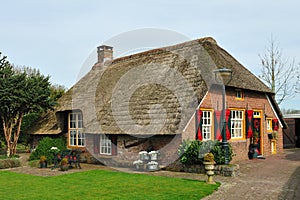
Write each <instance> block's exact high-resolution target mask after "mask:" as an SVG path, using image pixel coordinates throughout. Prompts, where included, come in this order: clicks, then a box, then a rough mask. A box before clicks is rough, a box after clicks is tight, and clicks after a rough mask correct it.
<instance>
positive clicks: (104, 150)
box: [100, 135, 112, 155]
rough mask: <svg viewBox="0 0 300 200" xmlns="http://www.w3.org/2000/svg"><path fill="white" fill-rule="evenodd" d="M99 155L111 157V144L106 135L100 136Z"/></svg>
mask: <svg viewBox="0 0 300 200" xmlns="http://www.w3.org/2000/svg"><path fill="white" fill-rule="evenodd" d="M100 154H105V155H112V142H111V140H110V139H109V138H108V137H107V136H106V135H100Z"/></svg>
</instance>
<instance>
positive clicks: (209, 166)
mask: <svg viewBox="0 0 300 200" xmlns="http://www.w3.org/2000/svg"><path fill="white" fill-rule="evenodd" d="M203 164H204V167H205V170H206V174H207V180H206V183H208V184H216V183H215V182H214V180H213V176H214V174H215V173H214V168H215V165H214V164H215V163H214V162H203Z"/></svg>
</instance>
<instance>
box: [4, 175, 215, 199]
mask: <svg viewBox="0 0 300 200" xmlns="http://www.w3.org/2000/svg"><path fill="white" fill-rule="evenodd" d="M0 183H1V184H0V196H1V197H4V199H101V200H102V199H151V200H154V199H160V200H161V199H172V200H175V199H189V200H191V199H197V200H198V199H200V198H203V197H205V196H207V195H209V194H211V193H212V192H213V191H214V190H216V189H217V188H218V187H219V186H220V184H219V183H218V184H216V185H208V184H206V183H205V182H204V181H197V180H188V179H180V178H168V177H160V176H149V175H144V174H129V173H123V172H111V171H102V170H92V171H86V172H79V173H72V174H64V175H61V176H52V177H39V176H32V175H27V174H18V173H14V172H9V171H0Z"/></svg>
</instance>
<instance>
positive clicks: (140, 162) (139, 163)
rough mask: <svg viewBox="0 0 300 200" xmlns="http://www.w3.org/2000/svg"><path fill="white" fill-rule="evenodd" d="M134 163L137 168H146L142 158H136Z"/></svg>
mask: <svg viewBox="0 0 300 200" xmlns="http://www.w3.org/2000/svg"><path fill="white" fill-rule="evenodd" d="M133 165H134V166H135V168H136V169H137V170H144V162H143V161H142V160H136V161H134V162H133Z"/></svg>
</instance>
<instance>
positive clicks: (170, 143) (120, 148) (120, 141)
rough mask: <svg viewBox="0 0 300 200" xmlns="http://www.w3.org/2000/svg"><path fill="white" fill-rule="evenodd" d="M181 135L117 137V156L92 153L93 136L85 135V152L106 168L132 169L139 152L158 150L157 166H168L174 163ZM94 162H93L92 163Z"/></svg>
mask: <svg viewBox="0 0 300 200" xmlns="http://www.w3.org/2000/svg"><path fill="white" fill-rule="evenodd" d="M181 140H182V139H181V135H155V136H152V137H146V136H143V137H133V136H131V135H117V155H114V156H110V155H100V154H99V153H95V151H94V135H93V134H86V147H87V151H88V152H89V153H90V154H91V155H92V156H93V157H94V158H95V159H96V160H97V161H99V162H100V163H102V164H105V165H108V166H118V167H133V164H132V163H133V161H135V160H138V159H139V152H140V151H151V150H159V151H160V153H161V156H160V160H159V164H160V165H164V166H165V165H168V164H169V163H172V162H173V161H175V160H176V159H177V158H178V156H177V151H178V147H179V145H180V143H181ZM93 162H95V160H94V161H93Z"/></svg>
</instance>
